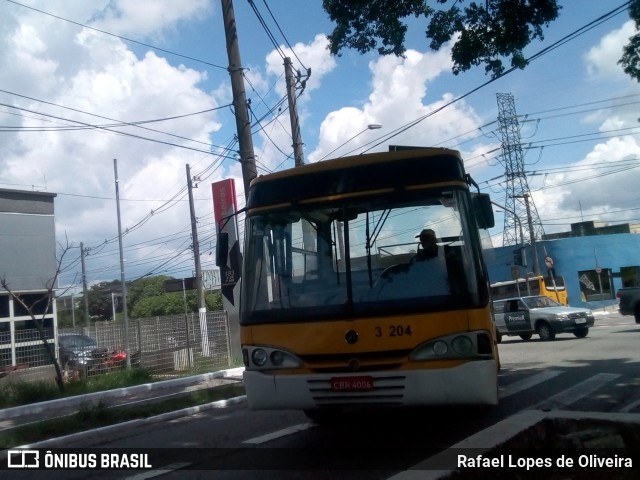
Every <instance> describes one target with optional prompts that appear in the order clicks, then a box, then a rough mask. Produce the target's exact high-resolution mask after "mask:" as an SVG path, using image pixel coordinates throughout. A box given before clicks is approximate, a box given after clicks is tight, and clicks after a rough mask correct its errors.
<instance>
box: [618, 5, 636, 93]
mask: <svg viewBox="0 0 640 480" xmlns="http://www.w3.org/2000/svg"><path fill="white" fill-rule="evenodd" d="M629 16H630V17H631V19H632V20H633V21H634V22H635V25H636V30H640V0H632V1H631V2H630V5H629ZM618 63H619V64H620V65H622V68H623V70H624V72H625V73H626V74H627V75H629V76H630V77H631V78H635V79H636V80H637V81H639V82H640V33H636V34H635V35H633V36H632V37H631V38H629V43H628V44H627V46H625V47H624V50H623V54H622V58H621V59H620V61H619V62H618Z"/></svg>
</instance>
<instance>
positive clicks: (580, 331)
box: [573, 327, 589, 338]
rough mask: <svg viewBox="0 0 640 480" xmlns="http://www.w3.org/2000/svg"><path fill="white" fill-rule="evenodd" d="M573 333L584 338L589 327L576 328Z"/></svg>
mask: <svg viewBox="0 0 640 480" xmlns="http://www.w3.org/2000/svg"><path fill="white" fill-rule="evenodd" d="M573 334H574V335H575V336H576V337H578V338H584V337H586V336H587V335H588V334H589V327H583V328H576V329H575V330H574V331H573Z"/></svg>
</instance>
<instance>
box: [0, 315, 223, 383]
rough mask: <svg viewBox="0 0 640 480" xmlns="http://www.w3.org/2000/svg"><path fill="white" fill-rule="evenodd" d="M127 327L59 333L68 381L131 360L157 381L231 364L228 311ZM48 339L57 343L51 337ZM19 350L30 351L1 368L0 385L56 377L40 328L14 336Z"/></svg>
mask: <svg viewBox="0 0 640 480" xmlns="http://www.w3.org/2000/svg"><path fill="white" fill-rule="evenodd" d="M127 327H128V328H125V324H124V322H96V323H94V324H93V325H91V326H88V327H82V328H59V329H58V350H57V358H58V361H59V364H60V366H61V368H62V369H63V372H64V376H65V378H66V379H72V378H83V377H84V378H86V377H91V376H93V375H100V374H103V373H107V372H110V371H113V370H116V369H120V368H124V367H125V366H126V364H127V356H128V358H129V363H130V365H131V367H133V368H143V369H145V370H147V371H148V372H149V373H150V374H152V375H154V376H156V377H158V378H173V377H178V376H184V375H190V374H194V373H205V372H210V371H214V370H219V369H221V368H226V367H228V366H229V365H230V359H231V347H230V343H229V321H228V315H227V313H226V312H223V311H218V312H206V313H202V314H197V313H196V314H187V315H184V314H183V315H171V316H162V317H153V318H142V319H136V320H129V322H128V326H127ZM18 333H19V335H18ZM48 333H52V332H48ZM18 336H19V337H20V338H18ZM47 337H48V338H50V340H49V342H51V343H53V335H47ZM18 340H20V342H17V341H18ZM18 344H19V345H20V347H17V345H18ZM15 345H16V349H17V348H20V349H26V350H29V351H28V353H27V352H26V351H25V353H27V354H25V355H21V356H20V360H21V361H20V362H16V364H15V365H11V364H9V365H4V366H3V369H2V372H1V373H0V382H2V381H6V380H8V379H9V378H11V377H13V378H16V377H20V378H21V379H24V380H27V381H29V380H42V379H47V378H53V376H54V375H55V369H54V368H53V365H51V362H50V360H49V358H48V355H47V352H46V348H45V346H44V344H43V342H42V341H41V340H40V336H39V333H38V331H37V330H36V329H23V330H20V331H16V344H15ZM127 352H128V355H127ZM7 360H8V359H7ZM2 363H3V364H4V363H7V362H2ZM2 377H5V378H2Z"/></svg>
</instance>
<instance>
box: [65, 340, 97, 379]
mask: <svg viewBox="0 0 640 480" xmlns="http://www.w3.org/2000/svg"><path fill="white" fill-rule="evenodd" d="M58 347H59V349H60V350H59V352H60V354H59V357H58V358H59V359H60V366H61V367H62V368H63V369H64V370H66V369H67V368H72V369H73V368H78V367H83V366H85V365H87V364H88V363H89V361H90V360H91V358H92V356H93V352H94V351H95V350H96V349H97V348H98V343H97V342H96V341H95V340H94V339H93V338H91V337H89V336H87V335H84V334H82V333H61V334H60V335H58Z"/></svg>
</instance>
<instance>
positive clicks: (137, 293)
mask: <svg viewBox="0 0 640 480" xmlns="http://www.w3.org/2000/svg"><path fill="white" fill-rule="evenodd" d="M172 278H173V277H168V276H166V275H158V276H156V277H146V278H141V279H138V280H135V281H133V282H130V283H127V312H128V315H129V317H130V318H144V317H155V316H158V315H180V314H184V312H185V304H184V297H183V294H182V292H171V293H165V291H164V282H165V281H166V280H170V279H172ZM111 292H115V293H117V294H118V295H119V296H120V295H121V292H122V286H121V282H120V281H119V280H113V281H111V282H101V283H98V284H96V285H93V286H92V287H91V289H90V290H89V312H90V313H91V316H92V317H93V319H94V320H110V319H111V317H112V316H113V306H112V303H111V302H112V298H111ZM205 303H206V305H207V310H208V311H215V310H221V309H222V295H221V294H220V292H214V293H207V294H205ZM187 311H188V312H190V313H195V312H197V311H198V299H197V296H196V291H195V290H189V291H187ZM116 312H117V313H120V312H122V305H120V304H116Z"/></svg>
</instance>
